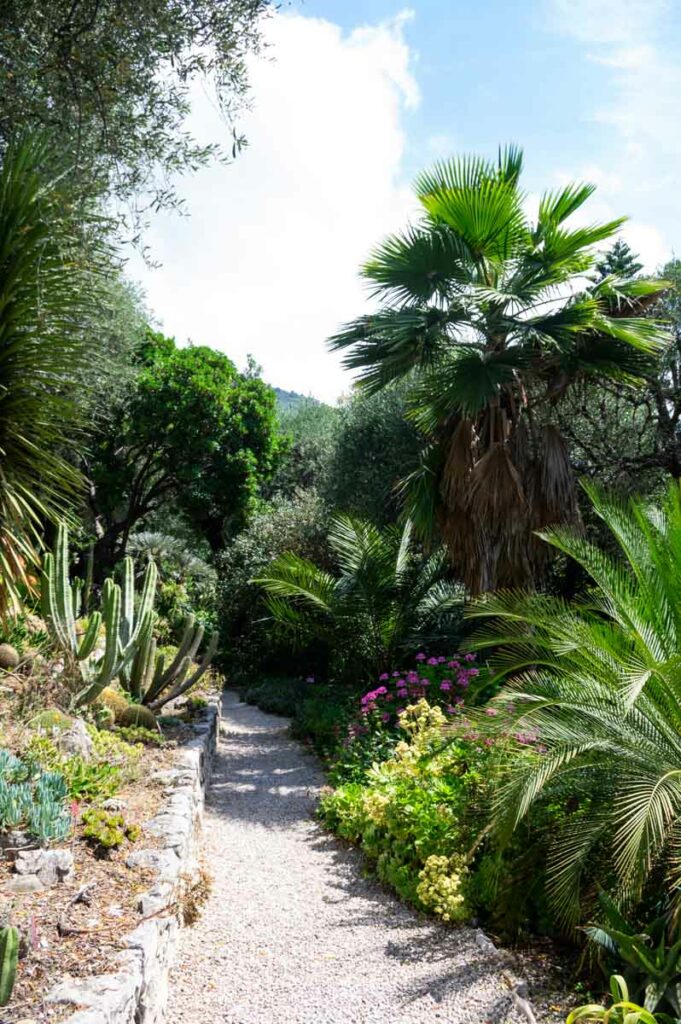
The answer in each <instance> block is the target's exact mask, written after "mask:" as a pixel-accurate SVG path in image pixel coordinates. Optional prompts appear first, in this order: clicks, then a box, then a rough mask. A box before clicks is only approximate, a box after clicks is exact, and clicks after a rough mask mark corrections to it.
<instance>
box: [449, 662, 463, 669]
mask: <svg viewBox="0 0 681 1024" xmlns="http://www.w3.org/2000/svg"><path fill="white" fill-rule="evenodd" d="M447 668H461V662H460V661H456V660H453V661H448V662H447Z"/></svg>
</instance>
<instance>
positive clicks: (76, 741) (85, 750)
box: [57, 718, 93, 761]
mask: <svg viewBox="0 0 681 1024" xmlns="http://www.w3.org/2000/svg"><path fill="white" fill-rule="evenodd" d="M57 746H58V747H59V750H60V751H61V752H62V753H63V754H67V755H68V756H69V757H73V756H74V755H76V754H77V755H79V756H80V757H82V758H83V760H84V761H89V760H91V758H92V752H93V743H92V740H91V739H90V734H89V733H88V731H87V726H86V724H85V722H84V721H83V719H82V718H76V719H74V722H73V725H72V726H71V727H70V728H69V729H66V730H65V731H64V732H63V733H61V735H60V736H59V737H58V739H57Z"/></svg>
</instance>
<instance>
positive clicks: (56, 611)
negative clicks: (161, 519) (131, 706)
mask: <svg viewBox="0 0 681 1024" xmlns="http://www.w3.org/2000/svg"><path fill="white" fill-rule="evenodd" d="M156 580H157V570H156V566H155V564H154V563H153V562H149V563H148V565H147V569H146V573H145V576H144V582H143V585H142V593H141V595H140V597H139V600H138V601H137V602H136V601H135V576H134V566H133V562H132V559H131V558H126V559H125V560H124V562H123V582H122V585H121V586H119V585H118V584H117V583H114V581H113V580H112V579H106V580H105V581H104V586H103V588H102V611H101V612H99V611H95V612H92V613H91V614H90V616H89V619H88V623H87V628H86V630H85V633H84V635H83V636H82V638H79V636H78V632H77V629H76V621H77V619H78V615H79V613H80V605H81V595H82V591H83V583H82V581H81V580H78V579H74V581H73V583H71V582H70V581H69V546H68V531H67V529H66V526H65V525H64V524H63V523H60V525H59V527H58V529H57V542H56V544H55V549H54V552H50V553H48V554H46V555H45V560H44V564H43V573H42V607H43V616H44V618H45V621H46V622H47V626H48V629H49V631H50V633H51V635H52V637H53V639H54V640H55V641H56V643H57V644H58V646H59V647H60V648H61V649H62V651H63V652H64V653H65V654H66V655H67V657H69V658H70V659H71V660H72V661H73V663H74V665H75V666H76V667H77V668H78V669H79V671H80V675H81V678H82V681H83V684H84V685H83V686H82V688H80V689H79V690H78V692H77V693H76V695H75V697H74V701H73V703H74V706H78V705H81V704H90V703H92V702H93V701H95V700H96V699H97V697H99V695H100V694H101V692H102V690H104V689H105V687H107V686H108V685H109V683H111V682H113V680H114V679H117V678H118V677H119V676H122V675H123V674H124V673H125V672H126V669H127V667H128V665H129V663H130V662H131V661H132V660H133V658H134V657H135V654H136V653H137V650H138V647H139V645H140V642H141V641H142V640H144V641H145V643H146V642H148V638H149V637H150V636H151V633H152V629H153V604H154V592H155V590H156ZM102 623H103V624H104V630H105V644H104V653H103V655H101V656H100V655H99V654H98V653H97V652H96V650H95V647H96V643H97V638H98V636H99V630H100V627H101V625H102Z"/></svg>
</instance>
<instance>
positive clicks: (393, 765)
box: [320, 698, 498, 921]
mask: <svg viewBox="0 0 681 1024" xmlns="http://www.w3.org/2000/svg"><path fill="white" fill-rule="evenodd" d="M399 717H400V728H401V730H402V733H403V736H404V737H405V738H404V739H402V740H401V741H400V742H398V743H397V745H396V747H395V750H394V752H393V754H392V756H391V757H389V758H388V759H387V760H385V761H383V762H382V763H376V764H375V765H374V766H373V767H372V768H371V769H369V771H368V772H367V775H366V780H365V782H364V783H358V782H349V783H346V784H344V785H342V786H340V787H339V788H338V789H337V790H335V791H334V792H332V793H330V794H328V795H326V796H325V797H323V798H322V801H321V805H320V816H321V818H322V820H323V821H324V822H325V823H326V824H327V825H328V826H329V827H330V828H332V829H333V830H334V831H336V832H338V833H339V835H341V836H343V837H344V838H346V839H349V840H350V841H351V842H355V843H358V844H359V845H360V846H361V848H362V850H363V851H364V852H365V854H366V855H367V857H369V859H370V860H371V861H372V862H373V863H374V865H375V868H376V871H377V874H378V876H379V877H380V878H381V879H382V880H383V881H385V882H388V883H389V884H390V885H392V886H393V887H394V888H395V889H396V890H397V892H398V893H399V894H400V895H401V896H402V897H403V898H404V899H406V900H408V901H409V902H411V903H413V904H415V905H416V906H417V907H419V908H420V909H422V910H431V911H433V912H434V913H436V914H438V915H439V916H440V917H442V918H443V920H447V921H454V920H464V919H465V918H466V917H467V916H469V915H470V913H471V909H472V908H471V904H470V901H469V899H468V897H467V887H468V867H467V865H468V860H469V856H468V851H469V850H470V849H471V848H472V847H473V846H474V841H475V838H476V835H477V826H478V817H479V812H480V807H481V803H482V801H483V800H484V796H485V793H486V790H487V787H488V785H489V778H490V775H491V768H492V764H493V762H494V760H495V759H496V758H497V756H498V755H497V752H496V749H495V747H494V746H493V745H487V744H486V743H485V741H484V740H481V739H478V738H477V737H476V738H473V737H472V736H471V735H470V734H468V733H464V732H460V734H458V735H457V736H456V738H455V739H445V738H444V736H443V730H444V729H445V726H446V723H447V716H446V714H445V713H444V712H443V711H442V709H441V708H439V707H431V706H430V705H429V704H428V702H427V701H426V700H425V698H421V699H420V700H419V701H418V702H417V703H416V704H414V705H411V706H410V707H408V708H406V709H405V710H404V711H403V712H402V713H401V714H400V716H399Z"/></svg>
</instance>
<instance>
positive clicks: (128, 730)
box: [114, 725, 168, 747]
mask: <svg viewBox="0 0 681 1024" xmlns="http://www.w3.org/2000/svg"><path fill="white" fill-rule="evenodd" d="M114 734H115V735H116V736H120V737H121V739H123V740H125V741H126V742H127V743H142V744H143V745H144V746H149V747H164V746H165V745H166V743H167V742H168V741H167V740H166V738H165V736H163V734H162V733H160V732H159V731H158V729H153V730H152V729H145V728H144V726H143V725H127V726H126V725H118V726H116V727H115V729H114Z"/></svg>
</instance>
